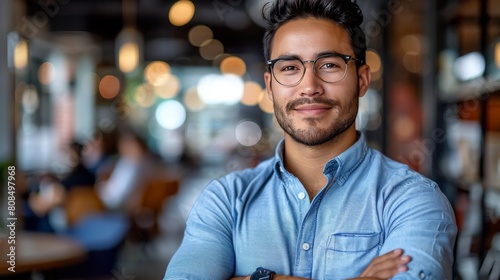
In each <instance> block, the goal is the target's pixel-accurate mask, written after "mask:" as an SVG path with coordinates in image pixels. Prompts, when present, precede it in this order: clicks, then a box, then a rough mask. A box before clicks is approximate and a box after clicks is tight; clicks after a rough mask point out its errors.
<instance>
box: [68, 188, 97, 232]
mask: <svg viewBox="0 0 500 280" xmlns="http://www.w3.org/2000/svg"><path fill="white" fill-rule="evenodd" d="M64 209H65V211H66V221H67V225H68V227H73V226H75V225H76V224H77V223H78V222H79V221H81V220H82V219H83V218H85V217H86V216H88V215H91V214H96V213H102V212H104V211H105V209H106V208H105V206H104V204H103V203H102V201H101V199H100V198H99V196H98V195H97V193H96V191H95V189H94V187H93V186H78V187H73V188H71V189H70V190H69V191H68V193H67V194H66V202H65V205H64Z"/></svg>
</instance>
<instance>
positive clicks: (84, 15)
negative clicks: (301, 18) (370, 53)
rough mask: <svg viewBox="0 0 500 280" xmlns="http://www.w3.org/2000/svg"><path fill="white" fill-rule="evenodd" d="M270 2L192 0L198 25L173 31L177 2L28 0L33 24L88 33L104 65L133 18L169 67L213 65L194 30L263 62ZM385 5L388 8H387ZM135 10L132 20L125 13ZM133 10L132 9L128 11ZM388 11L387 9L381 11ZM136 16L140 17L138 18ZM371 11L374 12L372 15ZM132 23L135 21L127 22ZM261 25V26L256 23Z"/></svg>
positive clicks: (148, 47)
mask: <svg viewBox="0 0 500 280" xmlns="http://www.w3.org/2000/svg"><path fill="white" fill-rule="evenodd" d="M268 1H270V0H209V1H208V0H204V1H201V0H192V2H193V3H194V4H195V14H194V17H193V19H192V20H191V21H190V22H189V23H188V24H186V25H185V26H180V27H177V26H173V25H172V24H171V23H170V22H169V19H168V12H169V10H170V7H171V6H172V5H173V4H174V3H175V2H176V1H175V0H106V1H103V0H24V1H23V2H24V3H25V9H26V13H25V14H26V15H27V19H28V21H31V22H32V23H33V24H34V25H37V26H38V25H43V27H44V30H45V33H46V34H54V32H55V33H60V32H74V31H80V32H81V31H83V32H86V33H88V34H90V35H91V36H92V38H93V40H94V42H95V43H96V44H97V45H98V46H99V50H100V57H101V63H102V64H104V65H107V64H109V65H112V64H114V54H115V46H114V44H115V38H116V37H117V35H118V33H119V32H120V31H121V30H122V29H123V27H124V20H125V18H126V17H127V18H128V16H132V22H133V25H135V26H136V28H137V29H138V30H139V32H140V33H141V35H142V36H143V38H144V59H145V60H146V61H152V60H163V61H166V62H169V63H174V64H175V63H181V64H196V65H200V64H201V65H203V64H205V65H210V64H211V63H212V62H211V61H206V60H204V59H202V58H201V57H200V55H199V50H198V48H197V47H194V46H192V45H191V44H190V43H189V42H188V32H189V30H190V29H191V28H192V27H193V26H195V25H199V24H202V25H206V26H208V27H210V28H211V29H212V31H213V34H214V35H213V37H214V39H217V40H219V41H221V42H222V44H223V45H224V52H225V53H230V54H233V55H239V56H241V57H242V58H244V59H245V60H246V61H247V62H251V61H258V62H261V61H263V58H262V43H261V42H262V35H263V33H264V31H263V28H262V27H261V26H259V24H258V21H259V20H260V19H261V11H262V6H263V5H264V3H266V2H268ZM384 3H385V4H384ZM130 4H132V6H131V7H132V9H131V10H130V9H129V11H132V13H133V14H129V15H127V14H125V15H124V13H123V11H124V9H123V7H124V5H130ZM359 4H360V6H361V9H362V10H364V11H365V22H366V21H367V20H370V17H373V15H374V14H375V13H374V12H373V11H374V10H377V9H375V7H382V5H387V3H386V2H385V1H384V0H376V1H375V0H372V1H359ZM127 7H130V6H127ZM382 8H383V7H382ZM134 10H135V12H134ZM366 11H372V12H371V13H367V12H366ZM128 21H129V22H130V20H128ZM256 22H257V23H256Z"/></svg>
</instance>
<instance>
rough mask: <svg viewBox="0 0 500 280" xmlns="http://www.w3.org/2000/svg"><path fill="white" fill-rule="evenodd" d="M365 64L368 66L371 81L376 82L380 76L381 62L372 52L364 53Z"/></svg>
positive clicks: (375, 53)
mask: <svg viewBox="0 0 500 280" xmlns="http://www.w3.org/2000/svg"><path fill="white" fill-rule="evenodd" d="M366 64H368V65H369V66H370V72H371V76H372V80H374V81H376V80H378V79H380V77H381V76H382V72H383V71H382V60H381V59H380V56H379V55H378V53H377V52H375V51H374V50H367V51H366Z"/></svg>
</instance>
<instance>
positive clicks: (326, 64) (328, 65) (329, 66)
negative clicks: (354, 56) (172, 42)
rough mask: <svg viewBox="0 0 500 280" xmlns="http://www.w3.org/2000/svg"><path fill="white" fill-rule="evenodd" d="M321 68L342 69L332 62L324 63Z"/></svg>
mask: <svg viewBox="0 0 500 280" xmlns="http://www.w3.org/2000/svg"><path fill="white" fill-rule="evenodd" d="M320 68H340V65H338V64H336V63H332V62H327V63H324V64H323V65H321V67H320Z"/></svg>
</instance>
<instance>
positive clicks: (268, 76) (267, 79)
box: [264, 72, 273, 101]
mask: <svg viewBox="0 0 500 280" xmlns="http://www.w3.org/2000/svg"><path fill="white" fill-rule="evenodd" d="M272 78H273V77H272V76H271V73H270V72H265V73H264V82H265V84H266V93H267V98H269V100H271V101H273V89H272V87H271V80H272Z"/></svg>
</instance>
